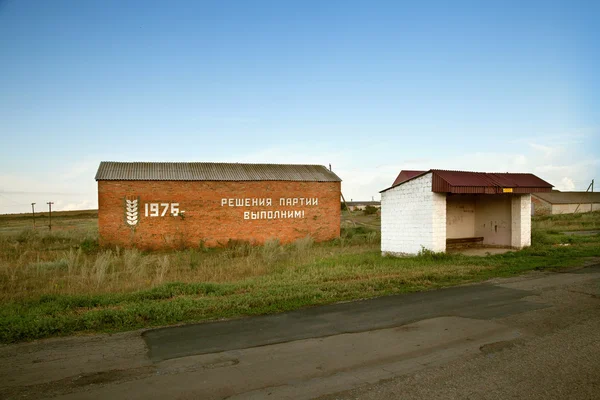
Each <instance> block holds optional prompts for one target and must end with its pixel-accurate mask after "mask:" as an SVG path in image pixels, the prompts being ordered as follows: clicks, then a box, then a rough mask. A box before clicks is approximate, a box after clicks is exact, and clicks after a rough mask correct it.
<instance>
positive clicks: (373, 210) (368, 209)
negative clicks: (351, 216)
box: [363, 206, 378, 215]
mask: <svg viewBox="0 0 600 400" xmlns="http://www.w3.org/2000/svg"><path fill="white" fill-rule="evenodd" d="M377 211H378V208H377V207H373V206H366V207H365V209H364V210H363V214H365V215H375V214H377Z"/></svg>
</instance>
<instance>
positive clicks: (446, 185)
mask: <svg viewBox="0 0 600 400" xmlns="http://www.w3.org/2000/svg"><path fill="white" fill-rule="evenodd" d="M551 190H552V185H551V184H549V183H548V182H545V181H543V180H542V179H540V178H538V177H537V176H535V175H532V174H510V173H499V174H496V173H485V172H467V171H444V170H429V171H408V173H406V172H405V171H402V172H401V173H400V175H399V176H398V178H396V181H394V184H393V185H392V186H391V187H390V188H387V189H385V190H383V191H382V192H381V251H382V253H384V254H415V253H418V252H419V251H420V250H421V249H422V248H425V249H429V250H432V251H445V250H446V246H447V245H448V244H455V243H468V242H473V243H479V244H483V245H487V246H501V247H512V248H523V247H525V246H529V245H530V244H531V215H530V214H531V193H534V192H549V191H551Z"/></svg>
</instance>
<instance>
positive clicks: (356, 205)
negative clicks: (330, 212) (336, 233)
mask: <svg viewBox="0 0 600 400" xmlns="http://www.w3.org/2000/svg"><path fill="white" fill-rule="evenodd" d="M367 206H371V207H375V208H381V202H380V201H347V202H346V207H348V209H349V210H350V211H356V210H364V209H365V208H367Z"/></svg>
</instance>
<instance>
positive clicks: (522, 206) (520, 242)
mask: <svg viewBox="0 0 600 400" xmlns="http://www.w3.org/2000/svg"><path fill="white" fill-rule="evenodd" d="M511 220H512V224H511V225H512V226H511V228H512V229H511V246H512V247H514V248H517V249H522V248H523V247H527V246H531V195H530V194H515V195H513V196H512V198H511Z"/></svg>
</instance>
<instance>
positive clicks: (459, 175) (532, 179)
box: [431, 169, 552, 188]
mask: <svg viewBox="0 0 600 400" xmlns="http://www.w3.org/2000/svg"><path fill="white" fill-rule="evenodd" d="M431 171H432V172H433V173H435V174H436V175H438V176H439V177H440V178H442V179H443V180H445V181H446V182H448V184H449V185H450V186H468V187H474V186H491V187H506V188H515V187H540V188H546V187H552V185H551V184H549V183H548V182H546V181H544V180H542V179H540V178H538V177H537V176H535V175H533V174H521V173H508V172H506V173H496V172H470V171H447V170H441V169H432V170H431Z"/></svg>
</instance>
